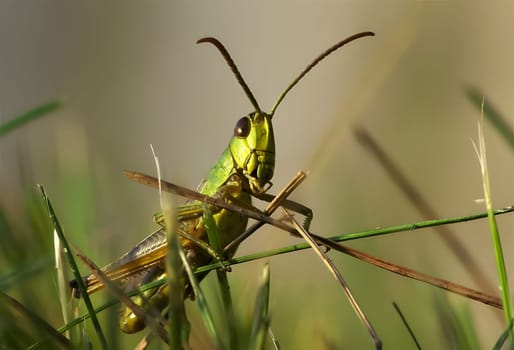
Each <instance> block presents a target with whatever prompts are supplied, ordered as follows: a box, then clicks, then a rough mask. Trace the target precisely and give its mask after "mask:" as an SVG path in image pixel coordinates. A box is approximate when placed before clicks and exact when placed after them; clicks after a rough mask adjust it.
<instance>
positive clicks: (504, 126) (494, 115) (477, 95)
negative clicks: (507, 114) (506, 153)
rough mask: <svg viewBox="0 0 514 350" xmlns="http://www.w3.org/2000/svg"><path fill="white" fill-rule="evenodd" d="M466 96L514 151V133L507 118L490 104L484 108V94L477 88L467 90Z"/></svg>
mask: <svg viewBox="0 0 514 350" xmlns="http://www.w3.org/2000/svg"><path fill="white" fill-rule="evenodd" d="M465 91H466V95H467V96H468V99H469V100H470V101H471V102H472V103H473V105H474V106H475V107H476V108H477V109H480V110H481V111H482V114H483V116H484V117H485V118H486V119H487V120H489V122H490V123H491V124H492V125H493V126H494V128H495V129H496V130H497V131H498V133H499V134H500V135H501V136H503V139H504V140H505V142H507V144H508V145H509V146H510V148H511V149H512V150H514V131H513V130H512V127H511V126H510V125H509V123H507V121H506V120H505V118H504V117H503V116H502V115H501V113H500V112H498V110H497V109H496V108H494V106H492V105H491V104H490V103H487V105H485V106H483V104H482V101H483V100H484V98H483V96H484V94H483V93H482V92H481V91H480V90H478V89H477V88H475V87H469V88H467V89H466V90H465Z"/></svg>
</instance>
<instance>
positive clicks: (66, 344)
mask: <svg viewBox="0 0 514 350" xmlns="http://www.w3.org/2000/svg"><path fill="white" fill-rule="evenodd" d="M0 300H1V301H3V302H4V303H5V304H8V305H10V306H11V307H12V308H13V309H15V310H17V311H18V312H19V313H20V314H22V315H23V316H25V317H26V318H27V319H29V320H30V321H31V322H32V323H33V324H35V325H36V326H37V327H38V328H39V329H43V330H44V331H45V332H46V333H47V334H48V335H49V336H50V337H51V338H52V339H54V340H55V342H56V344H59V346H60V347H61V348H63V349H73V344H72V343H71V342H70V341H69V340H68V338H66V337H65V336H63V335H62V334H61V333H59V332H58V331H56V330H55V329H54V328H53V327H52V326H51V325H50V324H48V323H47V322H46V321H45V320H43V319H42V318H41V317H39V316H38V315H36V314H35V313H34V312H32V311H31V310H29V309H27V308H26V307H24V306H23V305H22V304H21V303H20V302H18V301H17V300H16V299H14V298H12V297H10V296H9V295H7V294H5V293H3V292H0Z"/></svg>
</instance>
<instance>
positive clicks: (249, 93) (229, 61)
mask: <svg viewBox="0 0 514 350" xmlns="http://www.w3.org/2000/svg"><path fill="white" fill-rule="evenodd" d="M196 43H197V44H201V43H210V44H212V45H214V46H216V48H217V49H218V50H219V52H220V53H221V55H222V56H223V58H224V59H225V61H226V62H227V64H228V66H229V67H230V69H231V70H232V73H234V75H235V76H236V79H237V81H238V83H239V85H241V87H242V88H243V90H244V92H245V94H246V96H247V97H248V98H249V99H250V102H251V103H252V105H253V108H255V110H256V111H257V112H260V111H261V108H260V107H259V104H258V103H257V100H256V99H255V97H254V96H253V94H252V91H251V90H250V88H249V87H248V85H247V84H246V82H245V80H244V79H243V76H242V75H241V73H240V72H239V69H237V66H236V64H235V63H234V60H233V59H232V57H230V54H229V53H228V51H227V49H225V46H223V44H222V43H221V42H220V41H219V40H218V39H216V38H212V37H207V38H202V39H200V40H198V41H197V42H196Z"/></svg>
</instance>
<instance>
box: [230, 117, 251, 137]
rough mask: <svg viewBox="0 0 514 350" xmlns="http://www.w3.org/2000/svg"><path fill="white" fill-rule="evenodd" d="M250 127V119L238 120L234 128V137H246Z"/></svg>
mask: <svg viewBox="0 0 514 350" xmlns="http://www.w3.org/2000/svg"><path fill="white" fill-rule="evenodd" d="M251 127H252V122H251V121H250V118H248V117H243V118H241V119H239V120H238V121H237V123H236V126H235V127H234V136H237V137H246V136H248V134H249V133H250V128H251Z"/></svg>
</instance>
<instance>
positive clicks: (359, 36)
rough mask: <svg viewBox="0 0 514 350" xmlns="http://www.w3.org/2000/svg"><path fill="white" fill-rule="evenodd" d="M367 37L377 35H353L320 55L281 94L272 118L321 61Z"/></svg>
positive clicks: (272, 111) (365, 33) (363, 33)
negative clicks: (288, 95) (292, 91)
mask: <svg viewBox="0 0 514 350" xmlns="http://www.w3.org/2000/svg"><path fill="white" fill-rule="evenodd" d="M365 36H375V33H373V32H361V33H357V34H354V35H351V36H349V37H347V38H346V39H344V40H342V41H340V42H338V43H337V44H335V45H334V46H332V47H330V48H329V49H327V50H326V51H325V52H323V53H322V54H321V55H319V56H318V57H316V58H315V59H314V61H312V62H311V64H309V65H308V66H307V67H305V69H304V70H303V71H302V72H301V73H300V75H298V76H297V77H296V79H295V80H293V81H292V82H291V84H289V86H288V87H287V88H286V89H285V90H284V92H282V93H281V94H280V96H279V97H278V99H277V102H275V104H274V105H273V108H272V109H271V113H270V116H271V117H273V114H275V111H276V109H277V107H278V105H279V104H280V103H281V102H282V100H283V99H284V97H286V95H287V93H288V92H289V91H291V89H292V88H293V87H294V86H295V85H296V84H298V82H299V81H300V80H301V79H302V78H303V77H304V76H305V74H307V73H308V72H309V71H310V70H311V69H312V68H314V67H315V66H316V65H317V64H318V63H319V62H320V61H321V60H323V59H324V58H325V57H327V56H328V55H330V54H331V53H332V52H334V51H336V50H337V49H339V48H340V47H341V46H343V45H345V44H348V43H349V42H352V41H354V40H357V39H360V38H362V37H365Z"/></svg>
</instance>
